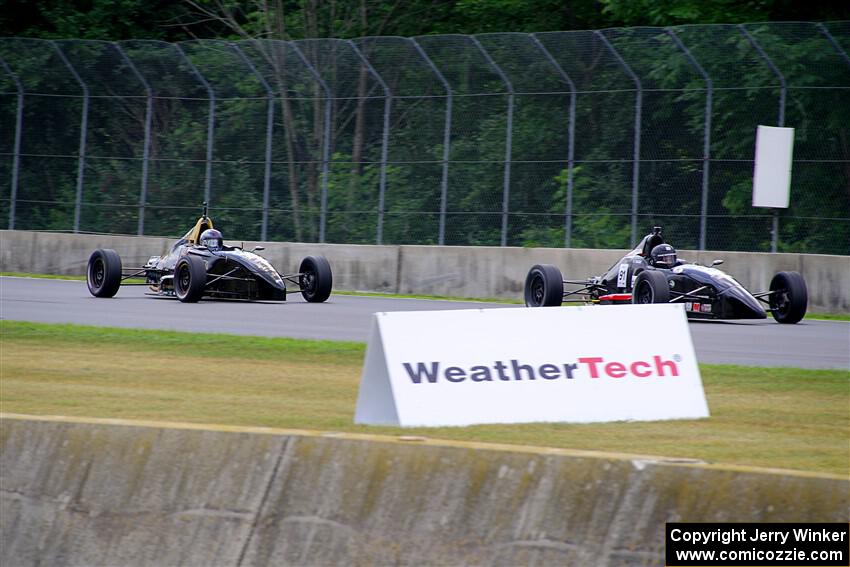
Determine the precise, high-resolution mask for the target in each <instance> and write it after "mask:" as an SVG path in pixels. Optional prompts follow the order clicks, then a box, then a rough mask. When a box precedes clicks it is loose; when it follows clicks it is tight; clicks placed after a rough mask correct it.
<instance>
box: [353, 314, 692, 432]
mask: <svg viewBox="0 0 850 567" xmlns="http://www.w3.org/2000/svg"><path fill="white" fill-rule="evenodd" d="M705 417H708V405H707V404H706V401H705V394H704V393H703V390H702V381H701V379H700V375H699V367H698V366H697V360H696V355H695V354H694V348H693V344H692V343H691V336H690V330H689V328H688V323H687V319H686V317H685V309H684V306H683V305H681V304H666V305H665V304H655V305H619V306H605V305H598V306H587V307H559V308H546V309H527V308H514V307H510V308H506V307H501V308H490V309H470V310H456V311H416V312H395V313H376V314H375V316H374V320H373V325H372V332H371V336H370V338H369V346H368V348H367V349H366V359H365V361H364V365H363V376H362V378H361V381H360V393H359V395H358V399H357V409H356V411H355V415H354V421H355V423H364V424H375V425H400V426H403V427H404V426H410V427H414V426H435V427H440V426H448V425H473V424H478V423H532V422H563V423H599V422H610V421H650V420H662V419H699V418H705Z"/></svg>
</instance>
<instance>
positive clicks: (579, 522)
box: [0, 414, 850, 567]
mask: <svg viewBox="0 0 850 567" xmlns="http://www.w3.org/2000/svg"><path fill="white" fill-rule="evenodd" d="M0 419H2V428H0V471H1V472H2V483H0V506H2V510H3V513H2V514H0V534H2V541H0V564H2V565H8V566H10V567H11V566H27V565H87V566H91V565H125V566H133V565H177V564H179V565H204V566H210V565H221V566H225V565H299V566H305V565H387V564H393V565H446V564H452V565H458V564H475V565H596V566H605V565H633V566H639V565H647V566H649V565H652V566H655V565H662V564H663V563H664V559H663V553H664V523H665V522H669V521H677V522H803V521H807V522H846V521H847V520H848V505H850V481H848V480H847V479H846V478H840V477H833V476H829V475H814V474H805V473H792V472H789V471H765V470H758V469H747V468H730V467H726V468H724V467H719V466H710V465H696V464H682V463H676V462H665V461H663V460H653V459H651V458H637V457H634V456H623V455H611V454H594V453H589V452H572V451H566V450H547V449H529V448H522V447H507V446H488V445H477V444H471V443H442V444H440V443H436V442H429V441H415V440H414V441H403V439H404V438H399V439H395V438H378V437H372V436H365V435H359V436H358V435H339V434H327V435H322V434H311V433H306V432H293V431H280V430H270V429H243V428H217V429H204V428H202V427H197V426H187V425H176V424H166V425H165V426H163V425H158V424H151V423H142V422H137V423H134V422H117V421H110V420H91V421H84V420H73V421H72V420H62V419H61V418H33V417H29V416H13V415H9V414H6V415H0Z"/></svg>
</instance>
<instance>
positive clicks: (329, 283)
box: [298, 256, 333, 303]
mask: <svg viewBox="0 0 850 567" xmlns="http://www.w3.org/2000/svg"><path fill="white" fill-rule="evenodd" d="M298 272H299V273H300V274H301V277H300V278H299V285H300V286H301V295H302V297H304V299H305V300H307V301H308V302H310V303H322V302H323V301H326V300H327V299H328V298H329V297H330V296H331V289H332V288H333V274H332V273H331V265H330V263H329V262H328V260H327V258H325V257H324V256H307V257H306V258H304V259H303V260H301V266H300V267H299V268H298Z"/></svg>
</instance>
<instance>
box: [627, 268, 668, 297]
mask: <svg viewBox="0 0 850 567" xmlns="http://www.w3.org/2000/svg"><path fill="white" fill-rule="evenodd" d="M669 301H670V288H669V287H667V278H665V277H664V274H662V273H661V272H656V271H654V270H644V271H642V272H641V273H639V274H638V275H637V277H636V278H635V285H634V287H633V288H632V303H638V304H648V303H667V302H669Z"/></svg>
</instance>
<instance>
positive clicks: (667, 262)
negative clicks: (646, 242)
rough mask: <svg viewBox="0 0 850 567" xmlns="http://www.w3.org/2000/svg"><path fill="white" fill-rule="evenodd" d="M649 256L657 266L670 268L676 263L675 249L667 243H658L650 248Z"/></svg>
mask: <svg viewBox="0 0 850 567" xmlns="http://www.w3.org/2000/svg"><path fill="white" fill-rule="evenodd" d="M650 258H651V259H652V265H653V266H655V267H657V268H672V267H673V266H675V265H676V249H675V248H673V247H672V246H670V245H669V244H659V245H658V246H656V247H655V248H653V249H652V253H651V254H650Z"/></svg>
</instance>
